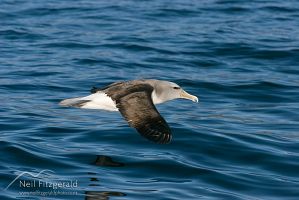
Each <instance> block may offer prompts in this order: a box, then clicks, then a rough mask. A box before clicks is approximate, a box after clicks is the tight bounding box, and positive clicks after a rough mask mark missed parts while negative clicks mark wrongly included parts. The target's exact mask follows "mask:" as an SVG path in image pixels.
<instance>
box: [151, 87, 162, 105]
mask: <svg viewBox="0 0 299 200" xmlns="http://www.w3.org/2000/svg"><path fill="white" fill-rule="evenodd" d="M152 99H153V103H154V104H159V103H163V102H164V101H162V100H161V99H159V98H158V97H157V94H156V91H155V90H154V91H153V92H152Z"/></svg>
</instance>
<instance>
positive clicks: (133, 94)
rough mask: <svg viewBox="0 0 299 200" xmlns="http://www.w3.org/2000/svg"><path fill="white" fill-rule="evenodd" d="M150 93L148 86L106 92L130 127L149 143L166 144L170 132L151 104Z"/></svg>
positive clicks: (151, 89) (134, 85)
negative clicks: (149, 141)
mask: <svg viewBox="0 0 299 200" xmlns="http://www.w3.org/2000/svg"><path fill="white" fill-rule="evenodd" d="M111 91H113V90H111ZM152 91H153V87H152V86H150V85H149V84H128V85H126V86H122V90H120V91H118V92H117V93H115V92H111V93H110V92H109V90H108V91H107V95H108V96H110V97H111V98H112V99H113V100H114V101H115V102H116V107H117V108H118V109H119V111H120V113H121V114H122V116H123V117H124V118H125V119H126V120H127V121H128V123H129V125H130V126H131V127H134V128H136V130H137V131H138V132H139V133H140V134H141V135H142V136H144V137H146V138H147V139H149V140H151V141H154V142H156V143H160V144H166V143H169V142H170V141H171V137H172V136H171V131H170V128H169V126H168V124H167V122H166V121H165V120H164V118H163V117H162V116H161V115H160V113H159V112H158V110H157V109H156V107H155V105H154V104H153V101H152V98H151V94H152Z"/></svg>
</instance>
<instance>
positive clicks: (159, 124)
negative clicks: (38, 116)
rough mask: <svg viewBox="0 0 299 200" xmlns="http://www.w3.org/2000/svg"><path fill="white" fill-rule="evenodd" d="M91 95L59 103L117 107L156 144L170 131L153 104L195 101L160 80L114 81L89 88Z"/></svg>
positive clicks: (76, 105)
mask: <svg viewBox="0 0 299 200" xmlns="http://www.w3.org/2000/svg"><path fill="white" fill-rule="evenodd" d="M91 93H92V94H91V95H89V96H86V97H78V98H71V99H65V100H63V101H61V102H60V103H59V104H60V105H61V106H71V107H78V108H86V109H101V110H108V111H119V112H120V113H121V114H122V116H123V117H124V118H125V119H126V120H127V122H128V123H129V125H130V126H131V127H134V128H135V129H136V130H137V131H138V132H139V133H140V134H141V135H142V136H144V137H146V138H147V139H149V140H151V141H154V142H156V143H160V144H166V143H169V142H170V141H171V137H172V136H171V131H170V128H169V126H168V124H167V122H166V121H165V120H164V118H163V117H162V116H161V115H160V113H159V112H158V110H157V109H156V107H155V104H160V103H163V102H165V101H169V100H172V99H177V98H183V99H189V100H192V101H194V102H198V98H197V97H196V96H193V95H191V94H188V93H187V92H186V91H184V90H183V89H182V88H181V87H180V86H178V85H177V84H176V83H173V82H169V81H161V80H154V79H148V80H132V81H126V82H116V83H112V84H111V85H108V86H106V87H104V88H95V87H93V88H92V89H91Z"/></svg>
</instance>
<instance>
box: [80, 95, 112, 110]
mask: <svg viewBox="0 0 299 200" xmlns="http://www.w3.org/2000/svg"><path fill="white" fill-rule="evenodd" d="M81 100H90V101H89V102H87V103H85V104H84V105H82V106H81V108H86V109H101V110H108V111H118V109H117V108H116V106H115V102H114V101H113V100H112V99H111V98H110V97H109V96H107V95H106V94H105V93H100V92H97V93H94V94H91V95H89V96H86V97H83V98H82V99H81Z"/></svg>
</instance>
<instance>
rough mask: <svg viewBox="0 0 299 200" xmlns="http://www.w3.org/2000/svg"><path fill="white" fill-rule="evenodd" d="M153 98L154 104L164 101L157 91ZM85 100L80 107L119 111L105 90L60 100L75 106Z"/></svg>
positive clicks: (64, 103)
mask: <svg viewBox="0 0 299 200" xmlns="http://www.w3.org/2000/svg"><path fill="white" fill-rule="evenodd" d="M152 99H153V102H154V104H159V103H162V102H161V101H159V99H158V98H157V97H156V94H155V92H153V93H152ZM84 100H88V102H86V103H82V104H81V105H80V106H79V107H80V108H85V109H99V110H107V111H118V108H117V107H116V105H115V102H114V101H113V100H112V99H111V98H110V97H109V96H107V95H106V94H105V93H103V92H97V93H94V94H91V95H88V96H86V97H78V98H71V99H65V100H63V101H61V102H60V105H62V106H74V105H76V104H77V103H80V102H82V101H84Z"/></svg>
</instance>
